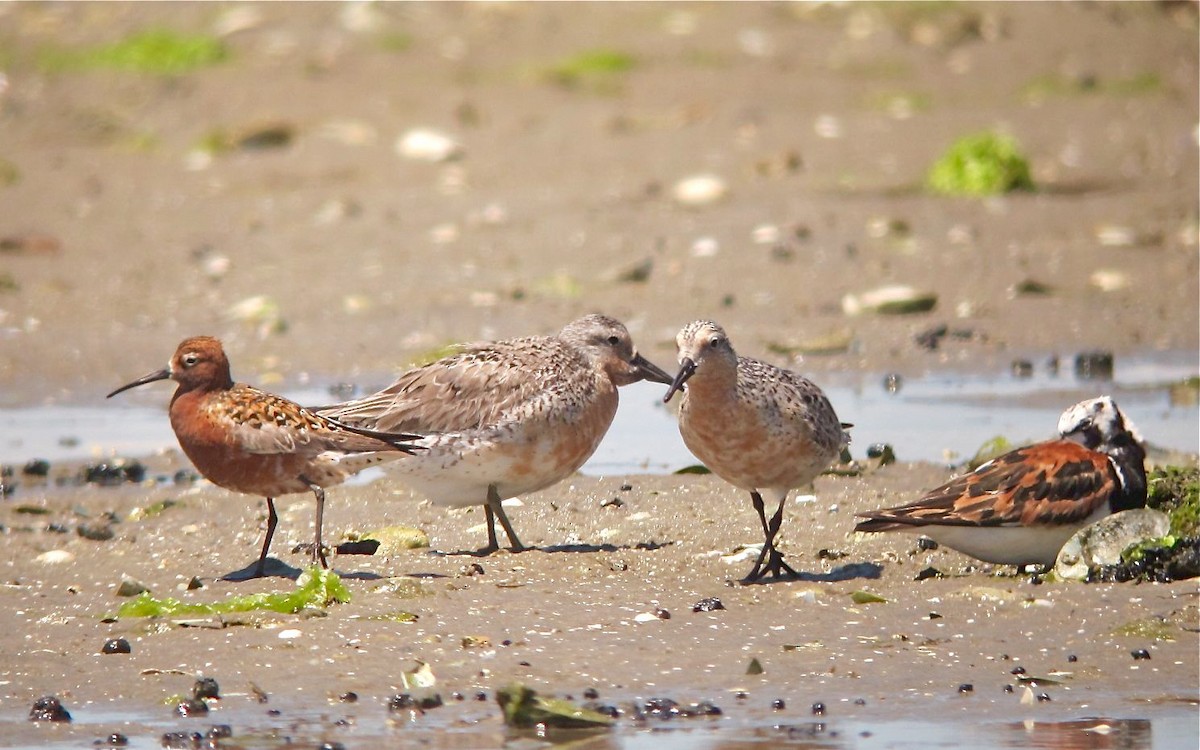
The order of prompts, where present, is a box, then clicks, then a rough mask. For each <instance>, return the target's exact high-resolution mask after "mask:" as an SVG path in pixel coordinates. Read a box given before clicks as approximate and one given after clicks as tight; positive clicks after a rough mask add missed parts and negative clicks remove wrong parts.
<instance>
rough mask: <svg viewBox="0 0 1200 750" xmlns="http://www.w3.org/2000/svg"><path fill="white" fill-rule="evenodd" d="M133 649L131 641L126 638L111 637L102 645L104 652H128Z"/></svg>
mask: <svg viewBox="0 0 1200 750" xmlns="http://www.w3.org/2000/svg"><path fill="white" fill-rule="evenodd" d="M132 650H133V649H132V648H130V646H129V641H127V640H126V639H124V638H109V639H108V640H107V641H105V642H104V645H103V646H101V647H100V653H102V654H128V653H130V652H131V651H132Z"/></svg>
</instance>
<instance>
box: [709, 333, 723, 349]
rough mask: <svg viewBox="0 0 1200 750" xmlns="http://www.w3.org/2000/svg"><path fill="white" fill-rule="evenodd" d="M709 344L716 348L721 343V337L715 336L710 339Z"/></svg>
mask: <svg viewBox="0 0 1200 750" xmlns="http://www.w3.org/2000/svg"><path fill="white" fill-rule="evenodd" d="M708 345H709V346H711V347H712V348H714V349H716V348H717V347H718V346H720V345H721V337H720V336H713V337H712V338H711V339H709V340H708Z"/></svg>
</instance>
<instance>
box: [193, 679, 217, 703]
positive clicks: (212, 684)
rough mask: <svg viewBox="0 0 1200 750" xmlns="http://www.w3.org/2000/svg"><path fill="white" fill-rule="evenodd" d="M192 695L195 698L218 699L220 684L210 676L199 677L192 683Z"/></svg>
mask: <svg viewBox="0 0 1200 750" xmlns="http://www.w3.org/2000/svg"><path fill="white" fill-rule="evenodd" d="M192 697H193V698H195V699H197V700H205V699H212V700H220V699H221V686H220V685H218V684H217V681H216V680H215V679H213V678H212V677H201V678H200V679H198V680H196V682H195V683H194V684H193V685H192Z"/></svg>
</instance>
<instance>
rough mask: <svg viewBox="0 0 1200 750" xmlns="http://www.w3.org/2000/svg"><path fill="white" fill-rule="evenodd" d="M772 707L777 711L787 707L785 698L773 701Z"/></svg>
mask: <svg viewBox="0 0 1200 750" xmlns="http://www.w3.org/2000/svg"><path fill="white" fill-rule="evenodd" d="M771 708H773V709H775V710H776V711H782V710H783V709H785V708H787V703H785V702H784V700H783V698H776V699H775V700H773V701H771Z"/></svg>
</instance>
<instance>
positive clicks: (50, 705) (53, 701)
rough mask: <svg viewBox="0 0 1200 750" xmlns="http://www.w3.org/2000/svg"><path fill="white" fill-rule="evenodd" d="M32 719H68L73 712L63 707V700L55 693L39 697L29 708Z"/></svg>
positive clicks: (67, 720) (30, 718)
mask: <svg viewBox="0 0 1200 750" xmlns="http://www.w3.org/2000/svg"><path fill="white" fill-rule="evenodd" d="M29 720H30V721H66V722H69V721H70V720H71V713H70V712H69V711H67V709H65V708H63V704H62V701H60V700H59V699H58V698H57V697H55V696H53V695H47V696H44V697H42V698H38V699H37V700H36V701H34V702H33V707H32V708H30V709H29Z"/></svg>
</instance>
